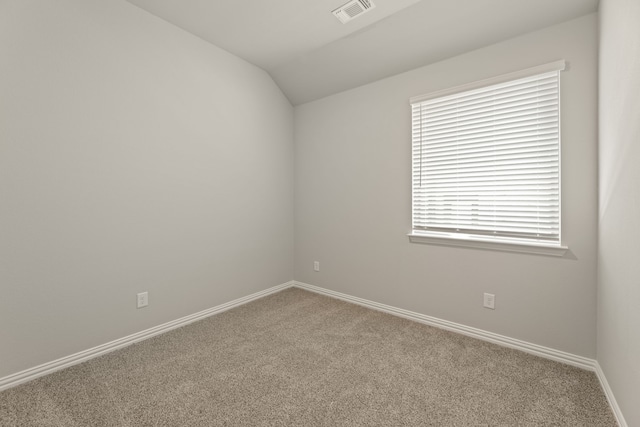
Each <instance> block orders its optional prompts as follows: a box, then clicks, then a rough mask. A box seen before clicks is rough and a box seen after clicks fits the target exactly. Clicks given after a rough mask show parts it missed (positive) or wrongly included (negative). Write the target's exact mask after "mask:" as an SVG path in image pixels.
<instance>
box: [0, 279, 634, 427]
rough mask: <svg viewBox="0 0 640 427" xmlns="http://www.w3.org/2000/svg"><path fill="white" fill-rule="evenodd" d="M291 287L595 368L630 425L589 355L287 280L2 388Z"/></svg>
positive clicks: (0, 381) (4, 384)
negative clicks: (549, 346) (587, 356)
mask: <svg viewBox="0 0 640 427" xmlns="http://www.w3.org/2000/svg"><path fill="white" fill-rule="evenodd" d="M290 287H297V288H300V289H304V290H307V291H311V292H315V293H318V294H322V295H326V296H329V297H332V298H337V299H340V300H343V301H347V302H350V303H354V304H358V305H361V306H364V307H367V308H371V309H374V310H378V311H382V312H385V313H389V314H392V315H394V316H399V317H403V318H405V319H409V320H413V321H416V322H419V323H423V324H426V325H430V326H434V327H437V328H441V329H446V330H449V331H452V332H457V333H460V334H463V335H467V336H470V337H473V338H478V339H481V340H484V341H489V342H492V343H494V344H498V345H502V346H505V347H510V348H514V349H517V350H521V351H524V352H526V353H530V354H534V355H536V356H540V357H544V358H546V359H551V360H555V361H557V362H561V363H566V364H568V365H572V366H577V367H579V368H583V369H587V370H590V371H594V372H595V373H596V375H597V376H598V379H599V381H600V384H601V386H602V389H603V390H604V393H605V396H606V397H607V400H608V401H609V404H610V406H611V409H612V411H613V413H614V415H615V417H616V420H617V421H618V424H619V425H620V427H627V423H626V421H625V419H624V416H623V415H622V411H621V410H620V407H619V406H618V403H617V402H616V399H615V397H614V395H613V392H612V390H611V387H610V386H609V383H608V382H607V378H606V377H605V375H604V372H603V371H602V368H601V367H600V364H599V363H598V362H597V361H595V360H593V359H588V358H586V357H582V356H577V355H575V354H571V353H566V352H563V351H559V350H554V349H552V348H548V347H544V346H540V345H537V344H532V343H529V342H526V341H521V340H517V339H514V338H509V337H506V336H503V335H499V334H495V333H493V332H487V331H483V330H482V329H477V328H472V327H470V326H465V325H461V324H459V323H454V322H450V321H448V320H442V319H438V318H437V317H432V316H427V315H424V314H420V313H416V312H413V311H409V310H404V309H401V308H397V307H393V306H390V305H386V304H380V303H377V302H374V301H369V300H366V299H363V298H358V297H354V296H351V295H347V294H343V293H340V292H335V291H331V290H329V289H324V288H320V287H318V286H313V285H309V284H307V283H303V282H297V281H290V282H287V283H283V284H282V285H277V286H273V287H271V288H269V289H265V290H264V291H260V292H256V293H254V294H251V295H248V296H246V297H242V298H238V299H235V300H233V301H230V302H228V303H225V304H221V305H218V306H215V307H212V308H209V309H207V310H203V311H200V312H198V313H195V314H191V315H189V316H185V317H182V318H180V319H177V320H173V321H171V322H167V323H164V324H162V325H159V326H155V327H153V328H149V329H146V330H144V331H141V332H138V333H135V334H132V335H129V336H126V337H124V338H120V339H117V340H114V341H111V342H109V343H106V344H102V345H99V346H97V347H93V348H90V349H88V350H84V351H81V352H78V353H75V354H72V355H70V356H66V357H62V358H60V359H57V360H54V361H52V362H48V363H44V364H42V365H39V366H36V367H34V368H30V369H26V370H24V371H21V372H18V373H15V374H12V375H9V376H6V377H4V378H0V391H2V390H6V389H8V388H11V387H15V386H17V385H19V384H22V383H25V382H27V381H31V380H34V379H36V378H38V377H42V376H44V375H48V374H51V373H53V372H55V371H58V370H61V369H64V368H68V367H70V366H73V365H76V364H78V363H82V362H86V361H87V360H90V359H93V358H95V357H98V356H101V355H103V354H106V353H109V352H112V351H114V350H118V349H120V348H123V347H126V346H128V345H131V344H133V343H136V342H139V341H143V340H145V339H148V338H151V337H153V336H156V335H159V334H162V333H165V332H168V331H170V330H172V329H176V328H180V327H182V326H185V325H188V324H189V323H193V322H196V321H198V320H202V319H204V318H206V317H209V316H213V315H214V314H218V313H222V312H223V311H227V310H230V309H232V308H235V307H238V306H241V305H243V304H246V303H248V302H251V301H255V300H257V299H260V298H263V297H265V296H267V295H270V294H273V293H276V292H279V291H282V290H284V289H287V288H290Z"/></svg>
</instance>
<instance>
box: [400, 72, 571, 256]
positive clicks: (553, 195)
mask: <svg viewBox="0 0 640 427" xmlns="http://www.w3.org/2000/svg"><path fill="white" fill-rule="evenodd" d="M549 68H552V70H551V71H549ZM563 68H564V62H563V61H561V62H559V63H554V64H549V65H547V66H542V67H538V68H537V69H532V70H526V71H528V73H527V72H526V71H525V72H522V73H518V74H514V75H515V76H516V77H514V75H511V76H501V77H499V78H496V79H495V80H493V81H488V83H490V84H488V83H487V81H485V82H484V83H485V84H484V85H483V87H479V88H477V87H476V88H474V89H471V90H462V91H457V93H453V94H451V93H448V94H446V95H444V96H435V97H431V96H426V97H419V98H412V100H411V108H412V144H413V148H412V151H413V168H412V169H413V177H412V181H413V230H414V233H425V234H431V235H438V234H440V235H451V233H454V234H455V235H456V236H471V237H472V238H485V239H488V240H491V239H496V240H498V241H518V242H523V241H524V242H527V241H528V242H536V243H544V244H551V245H555V244H557V245H560V90H559V86H560V70H561V69H563ZM540 70H544V71H543V72H540ZM532 72H534V74H533V75H530V74H531V73H532ZM522 74H529V75H527V76H526V77H522ZM495 81H499V83H495ZM452 91H455V90H452ZM449 92H451V91H449Z"/></svg>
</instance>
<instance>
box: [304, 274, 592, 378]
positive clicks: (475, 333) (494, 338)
mask: <svg viewBox="0 0 640 427" xmlns="http://www.w3.org/2000/svg"><path fill="white" fill-rule="evenodd" d="M294 286H295V287H298V288H300V289H305V290H308V291H311V292H316V293H319V294H322V295H326V296H329V297H333V298H337V299H341V300H343V301H347V302H351V303H354V304H358V305H362V306H364V307H368V308H372V309H374V310H378V311H383V312H385V313H389V314H393V315H394V316H399V317H404V318H405V319H410V320H413V321H416V322H420V323H424V324H425V325H429V326H435V327H437V328H441V329H446V330H449V331H452V332H457V333H459V334H463V335H467V336H470V337H473V338H478V339H481V340H483V341H489V342H492V343H494V344H498V345H502V346H505V347H510V348H514V349H517V350H521V351H524V352H526V353H530V354H534V355H536V356H540V357H544V358H546V359H551V360H555V361H556V362H561V363H566V364H567V365H572V366H577V367H578V368H582V369H587V370H589V371H595V370H596V361H595V360H593V359H589V358H586V357H582V356H578V355H575V354H571V353H565V352H564V351H560V350H555V349H553V348H549V347H543V346H541V345H537V344H532V343H530V342H526V341H521V340H518V339H515V338H509V337H506V336H504V335H499V334H495V333H493V332H487V331H484V330H482V329H477V328H472V327H471V326H465V325H461V324H459V323H454V322H450V321H448V320H442V319H438V318H437V317H431V316H427V315H425V314H420V313H416V312H413V311H409V310H403V309H401V308H397V307H392V306H390V305H386V304H380V303H377V302H374V301H369V300H366V299H362V298H358V297H353V296H351V295H347V294H343V293H340V292H335V291H331V290H328V289H324V288H320V287H318V286H313V285H309V284H307V283H302V282H297V281H296V282H295V285H294Z"/></svg>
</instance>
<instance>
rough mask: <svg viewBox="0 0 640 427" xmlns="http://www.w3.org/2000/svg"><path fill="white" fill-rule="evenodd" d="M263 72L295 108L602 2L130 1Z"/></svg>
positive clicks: (572, 15) (574, 14)
mask: <svg viewBox="0 0 640 427" xmlns="http://www.w3.org/2000/svg"><path fill="white" fill-rule="evenodd" d="M128 1H129V2H131V3H133V4H135V5H137V6H139V7H141V8H143V9H145V10H147V11H149V12H150V13H152V14H154V15H157V16H158V17H160V18H162V19H164V20H166V21H167V22H170V23H172V24H174V25H177V26H178V27H181V28H182V29H184V30H186V31H188V32H191V33H193V34H195V35H197V36H199V37H201V38H202V39H204V40H206V41H209V42H211V43H213V44H215V45H216V46H218V47H221V48H223V49H225V50H227V51H229V52H231V53H233V54H235V55H237V56H239V57H241V58H243V59H245V60H247V61H249V62H251V63H253V64H255V65H257V66H259V67H261V68H263V69H264V70H266V71H267V72H268V73H269V74H271V76H272V77H273V79H274V80H275V82H276V83H277V84H278V85H279V86H280V88H281V89H282V91H283V92H284V93H285V95H286V96H287V97H288V98H289V100H290V101H291V103H292V104H294V105H297V104H301V103H304V102H309V101H313V100H315V99H319V98H322V97H325V96H328V95H331V94H334V93H337V92H340V91H343V90H346V89H350V88H353V87H356V86H360V85H363V84H366V83H370V82H373V81H376V80H379V79H381V78H384V77H388V76H391V75H394V74H398V73H401V72H404V71H408V70H410V69H413V68H416V67H419V66H423V65H427V64H431V63H434V62H437V61H440V60H443V59H445V58H449V57H452V56H455V55H459V54H461V53H464V52H468V51H471V50H474V49H478V48H480V47H483V46H487V45H489V44H492V43H496V42H498V41H500V40H504V39H507V38H511V37H514V36H517V35H519V34H523V33H527V32H531V31H534V30H536V29H539V28H543V27H546V26H549V25H553V24H556V23H560V22H563V21H567V20H569V19H573V18H576V17H579V16H582V15H585V14H588V13H591V12H594V11H596V10H597V8H598V0H372V1H373V2H374V4H375V8H373V9H371V10H370V11H368V12H367V13H364V14H362V15H361V16H359V17H358V18H356V19H354V20H352V21H350V22H348V23H346V24H342V23H341V22H340V21H338V19H336V18H335V17H334V16H333V14H332V13H331V12H332V11H333V10H334V9H336V8H337V7H339V6H341V5H342V4H344V3H346V2H347V0H268V1H266V0H243V1H237V0H181V1H176V0H128Z"/></svg>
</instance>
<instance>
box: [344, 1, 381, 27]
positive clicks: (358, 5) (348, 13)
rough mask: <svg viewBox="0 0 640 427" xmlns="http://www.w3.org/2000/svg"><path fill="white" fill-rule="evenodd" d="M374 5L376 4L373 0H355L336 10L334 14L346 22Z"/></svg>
mask: <svg viewBox="0 0 640 427" xmlns="http://www.w3.org/2000/svg"><path fill="white" fill-rule="evenodd" d="M374 7H376V5H375V4H373V2H372V1H371V0H353V1H350V2H349V3H347V4H343V5H342V6H340V7H339V8H337V9H336V10H334V11H333V14H334V15H335V16H336V18H338V19H339V20H340V22H342V23H343V24H346V23H347V22H349V21H351V20H352V19H354V18H356V17H357V16H360V15H362V14H363V13H365V12H368V11H370V10H371V9H373V8H374Z"/></svg>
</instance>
